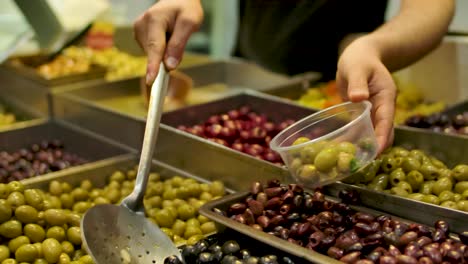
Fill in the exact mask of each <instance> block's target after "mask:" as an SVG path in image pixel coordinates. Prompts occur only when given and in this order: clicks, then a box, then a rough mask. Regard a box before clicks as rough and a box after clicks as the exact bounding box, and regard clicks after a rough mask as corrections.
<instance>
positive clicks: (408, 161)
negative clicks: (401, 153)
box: [401, 157, 421, 173]
mask: <svg viewBox="0 0 468 264" xmlns="http://www.w3.org/2000/svg"><path fill="white" fill-rule="evenodd" d="M420 167H421V163H420V162H419V161H418V160H417V159H415V158H412V157H407V158H404V159H403V161H402V163H401V168H402V169H403V170H404V171H405V172H406V173H408V172H410V171H417V170H419V168H420Z"/></svg>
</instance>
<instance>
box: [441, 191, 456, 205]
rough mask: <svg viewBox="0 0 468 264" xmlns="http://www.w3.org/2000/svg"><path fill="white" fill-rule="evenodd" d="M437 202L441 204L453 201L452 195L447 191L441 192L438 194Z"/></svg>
mask: <svg viewBox="0 0 468 264" xmlns="http://www.w3.org/2000/svg"><path fill="white" fill-rule="evenodd" d="M439 200H440V202H441V203H443V202H445V201H453V193H452V192H451V191H449V190H445V191H442V192H441V193H439Z"/></svg>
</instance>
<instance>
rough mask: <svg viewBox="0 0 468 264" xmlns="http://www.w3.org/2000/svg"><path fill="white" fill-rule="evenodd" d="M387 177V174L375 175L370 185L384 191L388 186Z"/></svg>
mask: <svg viewBox="0 0 468 264" xmlns="http://www.w3.org/2000/svg"><path fill="white" fill-rule="evenodd" d="M388 179H389V176H388V175H387V174H379V175H377V176H376V177H375V178H374V179H373V180H372V182H371V184H374V185H376V186H377V187H378V188H380V189H382V190H385V189H386V188H387V186H388Z"/></svg>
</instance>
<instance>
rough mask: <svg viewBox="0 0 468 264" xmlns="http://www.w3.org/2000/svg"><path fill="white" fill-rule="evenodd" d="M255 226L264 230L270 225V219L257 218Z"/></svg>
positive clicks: (264, 217)
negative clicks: (257, 225)
mask: <svg viewBox="0 0 468 264" xmlns="http://www.w3.org/2000/svg"><path fill="white" fill-rule="evenodd" d="M257 224H259V225H260V226H261V227H262V228H263V229H266V228H267V227H268V226H269V224H270V219H269V218H268V217H266V216H264V215H261V216H259V217H257Z"/></svg>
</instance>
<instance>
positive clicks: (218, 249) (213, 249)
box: [208, 244, 222, 253]
mask: <svg viewBox="0 0 468 264" xmlns="http://www.w3.org/2000/svg"><path fill="white" fill-rule="evenodd" d="M208 250H209V251H210V252H211V253H216V252H222V250H221V246H220V245H218V244H214V245H211V246H210V247H209V248H208Z"/></svg>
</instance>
